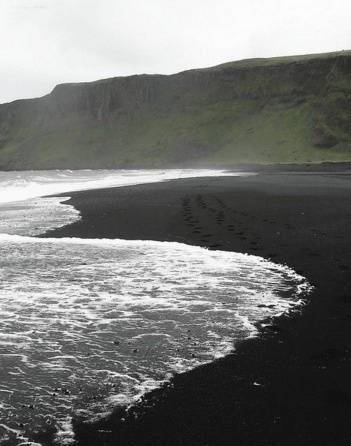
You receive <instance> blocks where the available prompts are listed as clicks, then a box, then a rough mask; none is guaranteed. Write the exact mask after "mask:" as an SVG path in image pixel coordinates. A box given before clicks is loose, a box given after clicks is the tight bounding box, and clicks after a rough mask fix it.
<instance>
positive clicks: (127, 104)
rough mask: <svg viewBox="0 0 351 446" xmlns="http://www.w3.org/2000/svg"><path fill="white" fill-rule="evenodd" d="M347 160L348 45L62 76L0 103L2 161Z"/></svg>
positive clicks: (51, 164) (3, 164) (37, 164)
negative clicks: (174, 68)
mask: <svg viewBox="0 0 351 446" xmlns="http://www.w3.org/2000/svg"><path fill="white" fill-rule="evenodd" d="M343 160H349V161H350V160H351V52H349V51H348V52H340V53H330V54H321V55H312V56H296V57H283V58H273V59H252V60H246V61H239V62H232V63H226V64H223V65H220V66H217V67H213V68H207V69H199V70H190V71H185V72H182V73H178V74H175V75H171V76H163V75H139V76H129V77H117V78H112V79H105V80H101V81H96V82H90V83H77V84H63V85H58V86H57V87H55V88H54V90H53V91H52V92H51V93H50V94H49V95H47V96H44V97H42V98H39V99H30V100H19V101H14V102H11V103H8V104H2V105H0V168H1V169H29V168H36V169H38V168H97V167H101V168H105V167H109V168H113V167H161V166H162V167H164V166H196V165H197V166H209V165H217V166H219V165H232V164H235V163H250V162H256V163H275V162H284V163H286V162H318V161H343Z"/></svg>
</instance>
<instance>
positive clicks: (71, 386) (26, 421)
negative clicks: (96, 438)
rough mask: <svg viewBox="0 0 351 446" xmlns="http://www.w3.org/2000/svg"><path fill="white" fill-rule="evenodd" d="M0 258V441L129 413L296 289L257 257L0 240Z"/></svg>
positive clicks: (248, 329) (273, 311) (283, 272)
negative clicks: (125, 405)
mask: <svg viewBox="0 0 351 446" xmlns="http://www.w3.org/2000/svg"><path fill="white" fill-rule="evenodd" d="M0 251H1V256H0V307H1V313H0V359H1V365H2V368H1V372H0V404H1V415H0V436H1V435H2V436H3V438H6V437H8V436H9V435H13V433H12V434H11V429H12V430H15V431H16V430H18V431H26V430H28V431H34V430H36V429H41V428H43V426H48V425H56V426H57V427H58V428H59V429H60V430H61V432H64V431H65V426H66V428H67V426H68V425H69V423H68V421H69V419H70V417H71V416H73V415H79V416H82V417H83V418H86V419H92V418H94V417H96V416H100V415H101V414H103V413H106V412H107V411H109V410H110V409H111V408H112V407H113V406H114V405H115V404H116V402H131V401H132V400H133V398H136V397H137V396H138V395H140V394H141V393H143V392H145V391H146V390H148V389H151V388H154V387H155V386H156V385H158V384H159V383H160V382H162V381H163V380H165V379H166V378H167V377H168V376H169V374H172V373H174V372H181V371H185V370H189V369H191V368H193V367H195V366H197V365H199V364H203V363H205V362H208V361H212V360H213V359H214V358H216V357H218V356H221V355H224V354H226V353H228V352H229V351H230V350H231V348H232V345H233V339H234V340H240V339H243V338H246V337H248V336H250V335H251V334H252V333H254V332H255V328H254V325H253V324H254V323H255V322H257V321H259V320H262V319H263V318H266V317H268V316H273V315H277V314H279V313H281V312H284V311H288V310H289V309H290V308H292V307H295V306H296V305H297V303H298V297H297V296H298V294H299V291H301V289H302V288H303V287H304V286H305V285H306V284H305V281H304V279H303V278H302V277H300V276H297V275H296V274H295V273H293V272H292V271H291V270H289V269H288V268H286V267H282V266H278V265H274V264H272V263H270V262H267V261H265V260H263V259H261V258H258V257H253V256H247V255H243V254H237V253H230V252H222V251H208V250H206V249H203V248H199V247H193V246H188V245H183V244H179V243H163V242H151V241H150V242H147V241H125V240H83V239H40V238H38V239H33V238H30V237H21V236H11V235H0ZM283 294H285V295H286V298H283V297H282V295H283ZM67 423H68V424H67ZM66 433H67V432H66ZM0 438H1V437H0ZM70 440H71V437H66V441H67V442H69V441H70ZM62 441H63V440H62Z"/></svg>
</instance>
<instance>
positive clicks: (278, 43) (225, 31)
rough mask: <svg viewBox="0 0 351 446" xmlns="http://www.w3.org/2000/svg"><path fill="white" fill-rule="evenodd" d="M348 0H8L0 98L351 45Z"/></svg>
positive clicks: (2, 24)
mask: <svg viewBox="0 0 351 446" xmlns="http://www.w3.org/2000/svg"><path fill="white" fill-rule="evenodd" d="M350 13H351V2H350V0H144V1H141V0H0V39H1V40H0V41H1V46H0V103H2V102H7V101H10V100H13V99H18V98H25V97H35V96H41V95H44V94H46V93H48V92H49V91H51V90H52V88H53V87H54V86H55V85H56V84H58V83H62V82H79V81H89V80H95V79H100V78H104V77H111V76H119V75H128V74H135V73H174V72H177V71H181V70H185V69H188V68H197V67H203V66H210V65H215V64H219V63H222V62H226V61H230V60H237V59H243V58H251V57H269V56H279V55H290V54H306V53H314V52H324V51H336V50H341V49H351V32H350V17H351V16H350Z"/></svg>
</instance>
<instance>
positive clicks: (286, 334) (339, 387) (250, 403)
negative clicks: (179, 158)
mask: <svg viewBox="0 0 351 446" xmlns="http://www.w3.org/2000/svg"><path fill="white" fill-rule="evenodd" d="M70 196H71V197H72V199H71V201H70V203H71V204H73V205H74V206H75V207H76V208H77V209H79V210H80V211H81V213H82V216H83V220H82V221H81V222H78V223H75V224H73V225H71V226H68V227H65V228H63V229H60V230H57V231H54V232H51V233H49V234H48V235H49V236H55V237H58V236H71V237H92V238H94V237H98V238H101V237H106V238H125V239H153V240H169V241H179V242H184V243H190V244H194V245H201V246H208V247H210V248H213V249H223V250H231V251H238V252H246V253H250V254H255V255H259V256H263V257H265V258H270V259H272V260H273V261H275V262H279V263H286V264H288V265H289V266H291V267H292V268H294V269H295V270H296V271H298V272H299V273H301V274H303V275H304V276H305V277H307V278H308V279H309V281H310V282H311V283H312V284H313V285H314V286H315V287H316V288H315V291H314V293H313V294H312V295H311V296H310V303H309V304H308V306H307V307H306V308H305V310H304V311H303V314H302V315H296V316H294V317H290V318H288V317H281V318H279V319H276V320H275V321H274V324H273V325H272V326H271V327H270V328H266V329H264V330H262V334H261V336H260V337H259V338H257V339H254V340H249V341H245V342H243V343H241V345H239V346H238V348H237V350H236V351H235V352H234V353H233V354H231V355H229V356H227V357H226V358H224V359H222V360H219V361H216V362H214V363H212V364H209V365H206V366H203V367H200V368H198V369H196V370H194V371H192V372H189V373H186V374H183V375H179V376H176V377H175V379H174V380H173V382H172V385H171V386H169V387H167V388H165V389H161V390H158V391H155V392H152V393H151V394H150V395H148V396H147V397H146V398H145V400H144V402H143V403H141V404H140V405H139V406H138V407H136V408H135V409H133V410H131V411H130V412H129V413H128V414H126V413H124V412H123V411H122V410H120V411H119V410H117V411H116V413H115V414H114V415H113V416H111V418H110V419H109V420H106V421H104V422H100V423H97V424H96V425H95V426H88V425H85V424H79V423H77V425H76V432H77V438H78V444H79V445H84V446H90V445H99V446H101V445H150V446H151V445H162V446H166V445H189V446H192V445H194V446H197V445H198V446H200V445H201V446H205V445H238V446H243V445H245V446H246V445H247V446H257V445H267V446H273V445H282V446H290V445H294V446H302V445H306V446H307V445H308V446H312V445H313V446H314V445H316V446H317V445H318V446H320V445H328V446H334V445H346V444H347V445H349V444H351V285H350V280H351V254H350V248H351V231H350V222H351V175H349V174H347V173H345V174H343V173H336V172H334V173H333V172H330V173H328V172H323V173H322V174H318V173H306V172H305V173H300V174H294V173H291V172H290V173H285V174H283V173H281V174H280V173H276V172H275V173H274V172H273V173H263V174H260V175H258V176H256V177H248V178H238V177H226V178H204V179H188V180H179V181H171V182H166V183H156V184H149V185H140V186H133V187H124V188H113V189H106V190H95V191H86V192H79V193H78V192H77V193H71V194H70ZM254 382H257V383H259V384H261V385H260V386H255V385H253V383H254ZM121 418H122V419H121Z"/></svg>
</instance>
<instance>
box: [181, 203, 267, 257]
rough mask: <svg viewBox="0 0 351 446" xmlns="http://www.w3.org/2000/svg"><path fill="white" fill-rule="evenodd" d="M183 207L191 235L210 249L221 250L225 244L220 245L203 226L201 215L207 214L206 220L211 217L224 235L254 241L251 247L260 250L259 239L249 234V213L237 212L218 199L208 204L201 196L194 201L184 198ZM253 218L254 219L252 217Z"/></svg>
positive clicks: (226, 237) (216, 237)
mask: <svg viewBox="0 0 351 446" xmlns="http://www.w3.org/2000/svg"><path fill="white" fill-rule="evenodd" d="M182 205H183V216H184V220H185V222H186V224H187V226H189V228H190V229H191V233H192V234H195V236H198V237H199V241H200V243H203V244H205V245H206V246H208V247H210V248H220V247H223V243H225V242H221V243H218V236H217V235H214V234H211V233H208V232H206V230H205V228H204V227H203V226H202V225H201V223H200V219H199V216H200V214H201V213H205V214H207V215H206V219H207V218H208V217H209V216H210V218H212V219H214V221H215V223H216V224H217V225H218V226H219V228H218V229H220V230H221V231H223V232H224V233H229V234H231V236H233V235H234V236H236V237H237V238H239V239H241V240H247V239H248V238H250V239H253V240H252V241H251V242H250V245H251V247H252V249H253V250H254V251H255V250H257V249H258V248H257V245H258V241H259V240H258V238H257V237H256V238H254V236H253V234H250V233H249V231H248V228H247V226H246V225H247V218H248V217H249V218H250V216H249V215H248V214H247V213H245V212H239V211H237V210H236V209H234V208H232V207H230V206H228V205H227V204H225V203H224V202H223V201H222V200H221V199H219V198H217V197H215V198H213V199H211V200H209V202H207V201H205V200H204V198H203V197H202V196H201V195H200V194H199V195H197V196H196V197H195V198H194V199H191V198H190V197H186V198H184V199H183V202H182ZM243 217H244V218H243ZM251 218H254V217H253V216H251ZM229 234H228V235H229ZM249 236H250V237H249ZM224 238H225V239H228V236H225V237H224ZM211 242H212V243H211Z"/></svg>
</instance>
